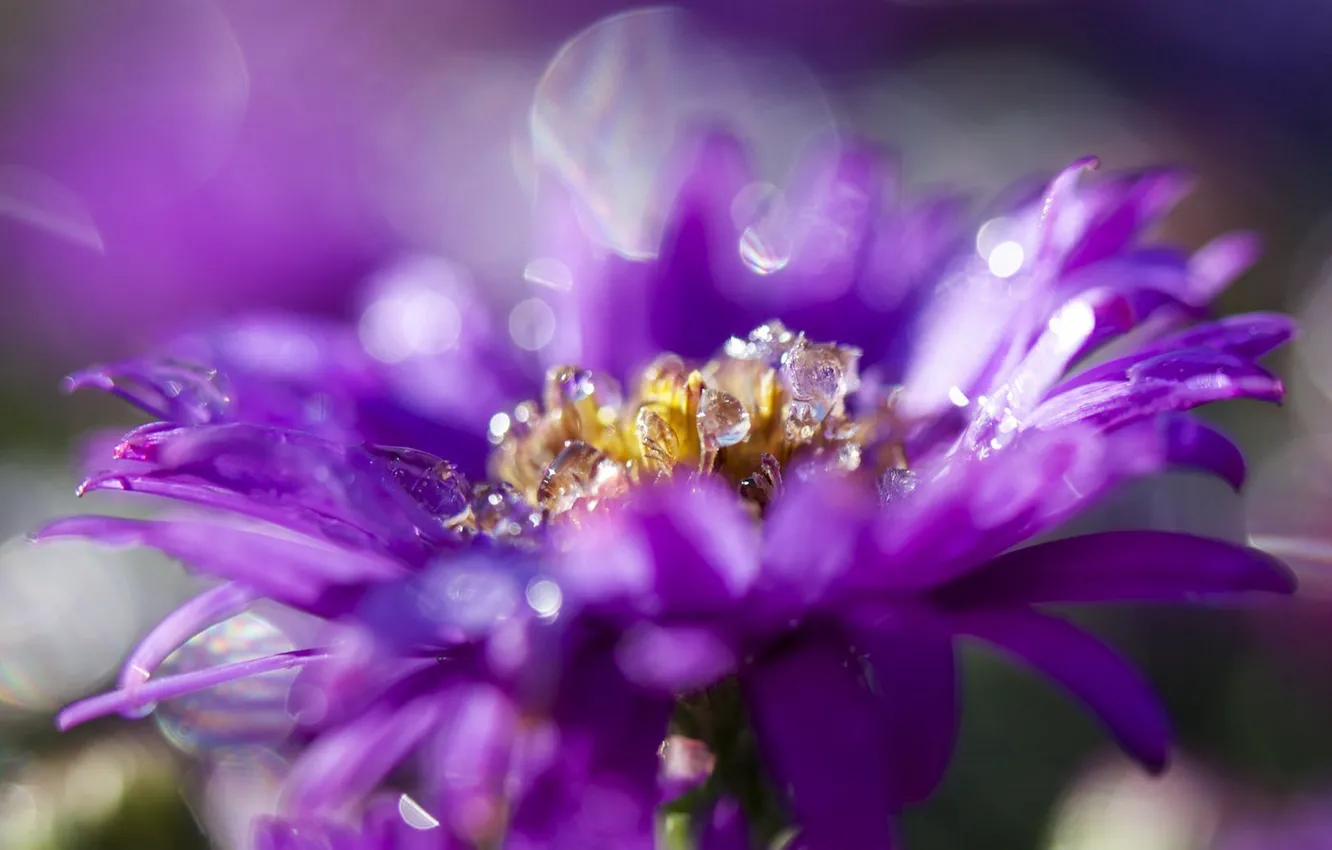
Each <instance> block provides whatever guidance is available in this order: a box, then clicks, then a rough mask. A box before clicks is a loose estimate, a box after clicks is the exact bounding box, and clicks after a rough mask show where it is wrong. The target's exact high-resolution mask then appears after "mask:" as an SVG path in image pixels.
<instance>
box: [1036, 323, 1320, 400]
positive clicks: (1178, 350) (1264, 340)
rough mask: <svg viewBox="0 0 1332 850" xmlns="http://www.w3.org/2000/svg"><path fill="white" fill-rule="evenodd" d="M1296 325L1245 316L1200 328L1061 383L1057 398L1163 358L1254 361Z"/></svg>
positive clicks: (1121, 376)
mask: <svg viewBox="0 0 1332 850" xmlns="http://www.w3.org/2000/svg"><path fill="white" fill-rule="evenodd" d="M1295 332H1296V329H1295V321H1294V319H1292V318H1291V317H1289V316H1284V315H1281V314H1279V313H1244V314H1241V315H1238V316H1227V317H1226V318H1224V319H1220V320H1218V321H1215V322H1208V323H1205V324H1202V325H1196V326H1194V327H1191V328H1187V329H1185V330H1182V331H1178V332H1176V333H1173V334H1170V335H1168V336H1164V337H1161V338H1160V339H1157V340H1155V341H1153V342H1151V343H1149V344H1147V345H1145V346H1143V347H1142V348H1140V349H1138V350H1137V351H1135V352H1133V353H1132V354H1128V355H1126V356H1124V357H1120V358H1118V359H1116V360H1111V361H1108V362H1106V363H1102V364H1100V365H1099V366H1094V367H1092V368H1090V369H1087V370H1086V371H1083V372H1079V373H1078V374H1076V375H1074V376H1073V377H1071V378H1069V379H1068V380H1066V381H1064V382H1063V383H1061V384H1060V385H1059V386H1058V387H1056V388H1055V389H1054V391H1053V394H1054V395H1058V394H1059V393H1064V392H1069V391H1071V390H1074V389H1077V388H1078V387H1081V386H1084V385H1087V384H1091V383H1097V382H1102V381H1123V380H1126V379H1127V378H1129V377H1130V376H1131V375H1132V374H1134V372H1141V371H1142V370H1143V369H1144V368H1149V366H1148V367H1144V364H1150V363H1151V362H1152V361H1156V360H1159V359H1160V358H1161V356H1162V355H1178V354H1183V353H1185V352H1193V351H1195V350H1196V351H1202V352H1208V353H1210V354H1211V355H1212V357H1213V358H1215V360H1216V362H1218V363H1236V362H1245V361H1254V360H1257V359H1259V358H1261V357H1262V356H1264V355H1266V354H1268V353H1270V352H1272V351H1275V350H1276V349H1277V348H1280V347H1281V346H1282V345H1285V344H1286V343H1287V342H1289V341H1290V340H1291V339H1292V338H1293V337H1294V336H1295Z"/></svg>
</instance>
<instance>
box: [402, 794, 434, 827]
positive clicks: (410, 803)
mask: <svg viewBox="0 0 1332 850" xmlns="http://www.w3.org/2000/svg"><path fill="white" fill-rule="evenodd" d="M398 814H399V815H401V816H402V820H403V823H405V824H407V825H408V826H410V827H411V828H412V829H419V830H423V831H424V830H427V829H435V828H436V827H438V826H439V819H438V818H436V817H435V816H434V815H432V814H430V813H429V812H427V811H426V810H425V809H423V808H422V807H421V804H420V803H418V802H416V801H415V800H413V799H412V798H411V797H408V796H407V795H406V794H403V795H402V796H401V797H399V798H398Z"/></svg>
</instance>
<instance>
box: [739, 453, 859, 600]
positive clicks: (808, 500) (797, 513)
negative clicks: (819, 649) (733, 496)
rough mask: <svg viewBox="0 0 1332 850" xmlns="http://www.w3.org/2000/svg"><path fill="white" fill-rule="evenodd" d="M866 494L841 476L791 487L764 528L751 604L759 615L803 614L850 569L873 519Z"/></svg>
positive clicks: (828, 476)
mask: <svg viewBox="0 0 1332 850" xmlns="http://www.w3.org/2000/svg"><path fill="white" fill-rule="evenodd" d="M867 495H868V494H867V493H866V492H865V489H864V488H863V487H861V486H857V483H856V482H852V481H850V480H848V479H846V478H845V477H844V476H841V475H816V476H813V477H811V478H809V479H807V480H804V481H800V480H796V481H793V482H791V483H790V484H789V485H788V486H787V487H786V489H785V491H784V492H783V493H782V494H781V496H780V497H779V498H778V499H777V500H776V501H775V502H774V503H773V505H772V507H771V509H770V513H769V515H768V517H767V518H766V520H765V521H764V523H763V571H762V573H761V574H760V576H759V581H758V586H757V587H756V594H755V596H756V598H755V599H753V600H752V605H753V606H754V607H755V608H760V607H761V608H762V609H763V610H762V611H754V612H753V613H754V614H755V615H756V616H757V615H760V614H761V615H771V616H776V617H778V618H779V619H784V618H789V617H791V616H794V615H797V614H803V613H804V611H805V610H806V609H808V607H809V606H810V605H812V604H815V603H817V602H819V601H821V600H822V599H824V597H825V596H826V595H827V593H828V591H829V589H830V588H831V587H832V586H833V585H834V584H835V583H836V582H837V580H838V579H839V578H840V577H841V576H842V575H843V573H844V572H845V571H846V570H847V569H848V568H849V567H850V566H851V565H852V563H853V559H854V558H855V555H856V547H857V544H858V542H859V540H860V537H861V535H862V534H863V532H864V531H865V529H866V527H867V526H868V524H869V523H870V522H871V520H872V519H873V518H874V517H875V504H874V501H873V499H872V498H867Z"/></svg>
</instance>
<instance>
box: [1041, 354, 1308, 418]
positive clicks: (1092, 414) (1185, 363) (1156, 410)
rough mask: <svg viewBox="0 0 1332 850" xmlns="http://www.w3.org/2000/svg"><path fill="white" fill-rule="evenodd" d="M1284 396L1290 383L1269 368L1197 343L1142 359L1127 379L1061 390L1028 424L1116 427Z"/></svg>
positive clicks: (1079, 385) (1279, 399)
mask: <svg viewBox="0 0 1332 850" xmlns="http://www.w3.org/2000/svg"><path fill="white" fill-rule="evenodd" d="M1089 371H1096V370H1089ZM1084 374H1085V373H1084ZM1075 380H1077V379H1075ZM1284 397H1285V387H1284V386H1283V385H1282V383H1281V381H1280V380H1279V379H1278V378H1277V377H1276V376H1274V375H1273V374H1272V373H1270V372H1268V371H1267V370H1266V369H1263V368H1261V367H1259V366H1256V365H1254V364H1253V363H1252V362H1250V361H1247V360H1244V359H1241V358H1239V357H1237V356H1235V355H1231V354H1226V353H1224V352H1218V351H1214V350H1212V349H1205V348H1195V349H1186V350H1182V351H1176V352H1173V353H1168V354H1160V355H1157V356H1155V357H1153V358H1150V359H1147V360H1142V361H1140V362H1137V363H1135V364H1134V365H1133V366H1132V367H1131V368H1130V369H1129V370H1128V372H1127V373H1126V374H1125V375H1124V376H1123V377H1122V378H1113V379H1107V380H1098V381H1096V382H1094V383H1093V382H1080V383H1079V384H1078V386H1076V387H1075V388H1073V389H1060V390H1058V391H1057V392H1056V394H1055V395H1054V396H1053V397H1052V398H1050V399H1049V400H1048V401H1046V402H1045V403H1044V404H1042V405H1041V406H1040V407H1038V408H1037V409H1036V411H1035V412H1034V413H1033V414H1032V415H1031V417H1029V419H1028V420H1027V422H1026V424H1027V426H1028V427H1033V428H1060V427H1064V426H1067V425H1069V424H1071V423H1077V422H1085V423H1089V424H1095V425H1098V426H1100V427H1102V428H1106V429H1110V428H1118V427H1123V426H1124V425H1128V424H1130V423H1133V422H1137V421H1141V420H1144V419H1147V418H1148V417H1151V416H1155V415H1157V414H1161V413H1176V412H1181V411H1186V410H1191V409H1192V408H1195V407H1198V406H1201V405H1204V404H1209V403H1211V402H1214V401H1225V400H1229V399H1235V398H1251V399H1256V400H1259V401H1271V402H1279V401H1281V400H1282V398H1284Z"/></svg>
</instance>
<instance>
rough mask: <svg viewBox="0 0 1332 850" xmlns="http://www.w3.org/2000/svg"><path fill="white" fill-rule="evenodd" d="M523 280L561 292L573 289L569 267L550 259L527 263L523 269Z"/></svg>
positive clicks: (543, 258) (541, 258) (539, 259)
mask: <svg viewBox="0 0 1332 850" xmlns="http://www.w3.org/2000/svg"><path fill="white" fill-rule="evenodd" d="M523 280H526V281H527V282H528V283H535V284H537V285H538V286H548V287H550V288H551V289H557V290H559V291H561V292H567V291H568V290H569V289H570V288H572V287H573V273H572V272H570V271H569V267H568V266H566V265H565V264H564V263H562V262H560V261H559V260H556V259H554V258H552V257H537V258H536V259H534V260H530V261H528V263H527V265H526V266H525V267H524V268H523Z"/></svg>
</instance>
